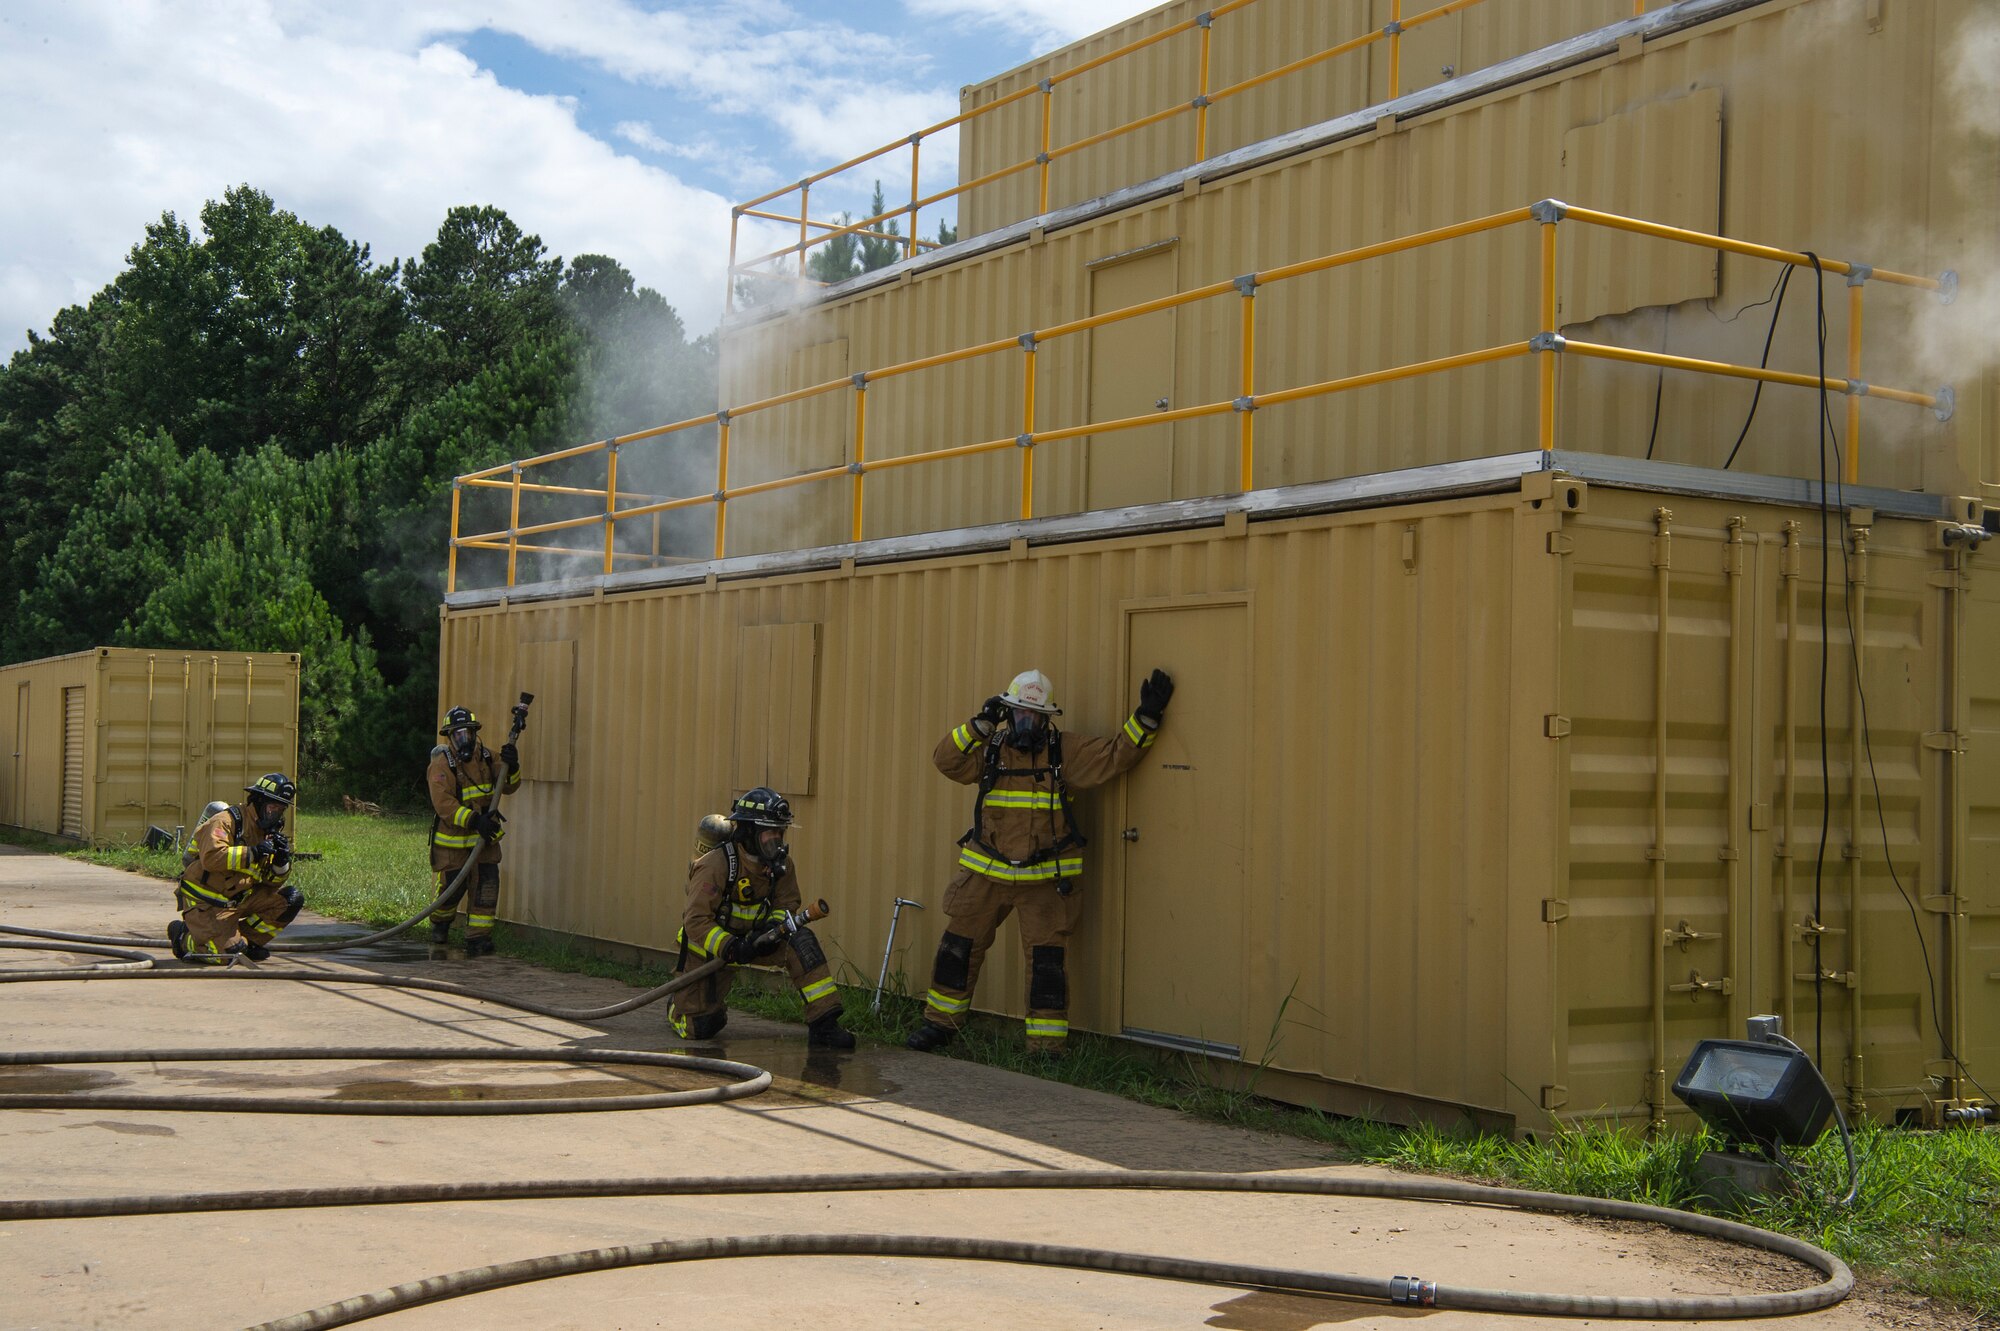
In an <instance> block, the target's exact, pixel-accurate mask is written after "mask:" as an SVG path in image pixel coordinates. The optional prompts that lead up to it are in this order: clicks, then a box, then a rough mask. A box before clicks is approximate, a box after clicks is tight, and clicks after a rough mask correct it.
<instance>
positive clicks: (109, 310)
mask: <svg viewBox="0 0 2000 1331" xmlns="http://www.w3.org/2000/svg"><path fill="white" fill-rule="evenodd" d="M715 394H716V387H715V342H714V338H713V336H712V335H711V336H704V337H699V338H694V339H690V338H689V337H688V336H687V333H686V330H685V328H683V326H682V324H681V319H680V316H679V315H678V314H677V313H676V312H675V311H674V309H673V307H672V306H671V305H669V304H667V302H666V301H665V300H664V299H662V298H661V296H660V295H659V293H658V292H656V291H653V290H651V289H649V288H645V287H637V286H635V285H634V282H633V278H632V275H631V274H630V273H629V272H628V271H626V269H625V268H624V267H622V266H621V265H620V264H619V263H618V262H617V261H616V260H615V259H612V258H609V257H607V256H604V255H595V254H589V255H579V256H577V257H575V258H573V259H571V260H570V261H569V262H568V263H567V265H565V264H564V262H563V261H562V259H560V258H559V257H555V256H551V255H549V254H548V252H547V250H546V247H545V246H544V245H543V244H542V242H541V240H540V239H539V238H538V237H536V236H533V235H528V234H525V233H523V232H522V231H521V229H520V228H519V227H518V226H516V225H515V223H514V222H513V221H512V220H511V219H510V218H509V217H508V216H507V215H506V213H504V212H502V211H501V210H499V209H497V208H492V207H459V208H453V209H451V210H450V212H449V213H447V214H446V216H445V218H444V221H443V223H442V224H441V225H440V226H439V227H438V231H437V236H436V239H435V240H433V241H432V242H431V243H430V244H428V245H426V246H425V247H424V250H423V252H422V254H421V255H419V256H417V257H416V258H412V259H403V260H391V261H389V262H387V263H377V262H376V261H374V259H373V258H372V257H371V256H370V252H369V247H368V246H367V245H366V244H363V243H359V242H356V241H353V240H350V239H348V238H347V237H346V236H343V235H342V234H341V233H340V232H339V231H338V230H336V229H335V228H333V227H331V226H317V227H316V226H313V225H312V224H311V223H309V222H306V221H303V220H302V219H300V218H298V217H296V216H294V215H293V214H291V213H289V212H286V211H284V210H283V209H280V208H278V207H276V206H275V205H274V204H273V202H272V200H271V198H270V197H269V196H268V195H266V194H264V193H262V192H260V191H258V190H255V189H252V188H250V187H248V186H242V187H239V188H237V189H234V190H231V191H229V192H228V193H227V194H226V195H224V197H223V198H222V199H220V200H218V201H211V202H210V203H208V204H207V205H206V206H204V207H203V208H202V210H201V218H200V225H199V227H198V228H190V227H189V226H188V224H187V223H186V222H184V221H182V220H181V219H179V218H177V217H175V216H174V215H173V214H172V213H168V214H166V215H164V216H162V217H161V218H160V220H159V221H158V222H156V223H154V224H153V225H151V226H148V227H147V228H146V231H145V236H144V238H143V239H142V240H140V241H139V242H138V243H137V244H135V245H134V246H133V247H132V249H131V251H130V253H129V254H128V256H127V262H126V266H125V269H124V271H123V272H121V273H120V274H119V275H118V276H117V278H115V279H114V280H113V281H112V282H111V283H110V284H108V285H107V286H105V287H104V289H103V290H101V291H99V292H98V293H97V294H96V295H94V296H92V297H91V298H90V300H89V301H88V302H86V303H84V304H81V305H73V306H70V307H69V308H67V309H64V310H62V311H61V312H60V313H58V314H57V315H56V316H55V318H54V319H53V321H52V322H51V323H50V325H49V328H48V331H47V332H46V334H43V333H34V332H31V333H30V334H29V336H28V345H27V346H26V347H25V348H24V349H22V350H20V351H17V352H15V353H14V355H13V356H12V357H11V358H10V359H9V362H8V364H7V365H6V367H5V368H4V369H0V661H7V662H14V661H23V660H32V659H35V658H37V657H42V656H49V655H54V654H57V653H62V652H69V651H76V650H80V649H82V648H86V647H92V646H97V645H100V644H109V645H114V646H132V647H143V648H154V649H161V650H177V649H183V648H220V649H224V650H231V651H296V652H299V653H301V656H302V667H301V668H302V671H303V674H304V678H303V680H302V682H301V688H300V717H299V722H300V763H301V769H302V774H303V777H304V779H305V780H306V781H307V782H308V783H309V788H308V793H309V794H310V793H313V792H314V791H315V790H316V791H317V793H319V794H321V795H324V796H327V797H331V795H333V794H334V793H336V792H337V793H343V794H353V795H357V796H361V797H363V798H369V799H376V800H384V801H388V802H392V803H396V804H410V803H414V802H415V801H416V800H417V799H418V798H419V797H420V790H419V788H420V786H421V773H422V763H423V759H424V756H425V754H426V753H427V752H428V750H429V747H430V745H431V744H432V743H433V742H434V741H433V740H432V739H431V738H430V736H431V735H432V733H433V732H434V731H435V729H436V724H437V723H436V716H435V709H436V705H437V658H438V620H437V605H438V602H439V600H440V599H441V597H442V593H443V574H444V562H445V542H446V536H447V531H448V514H449V508H450V486H451V478H452V477H453V476H454V475H457V474H459V473H461V472H465V471H470V470H473V469H475V468H478V467H483V466H490V465H493V464H495V463H498V462H502V461H505V460H507V459H509V458H512V457H518V456H522V455H525V454H528V453H533V452H538V451H545V450H548V449H553V448H558V447H563V446H566V445H568V444H573V443H577V442H581V441H583V440H587V439H595V438H604V437H606V436H608V435H611V434H618V433H625V432H629V431H632V430H636V429H641V428H644V427H646V426H649V425H656V424H661V423H664V422H667V421H673V420H681V419H686V418H688V417H691V416H697V415H701V414H704V413H706V412H710V411H713V410H714V409H715V404H716V397H715Z"/></svg>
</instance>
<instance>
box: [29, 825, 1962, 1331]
mask: <svg viewBox="0 0 2000 1331" xmlns="http://www.w3.org/2000/svg"><path fill="white" fill-rule="evenodd" d="M429 823H430V820H429V818H428V817H422V816H408V815H389V816H385V817H381V818H370V817H365V816H361V815H354V814H343V813H323V812H314V811H312V810H310V809H307V810H301V811H300V812H299V814H298V839H299V848H300V849H301V850H318V851H323V852H325V855H326V858H325V859H323V860H320V861H316V862H307V863H303V864H301V865H300V866H299V869H298V870H297V871H296V876H295V878H294V881H295V882H297V883H298V884H299V885H300V886H301V887H303V888H304V889H305V891H306V899H307V905H308V906H309V907H310V908H311V909H313V910H315V911H318V912H320V913H321V914H324V915H329V916H333V917H334V918H337V919H344V920H357V921H362V922H365V923H368V924H372V925H384V924H393V923H395V922H396V921H398V920H402V919H405V918H407V917H409V916H410V915H413V914H415V913H416V912H417V911H418V910H419V909H420V908H421V907H422V906H423V905H424V904H425V903H426V902H427V901H429V900H430V895H431V876H430V869H429V861H428V859H427V858H426V854H425V849H424V838H425V833H426V831H427V829H428V827H429ZM0 838H4V839H6V840H9V841H12V842H14V843H15V844H19V845H27V846H30V847H32V848H34V849H38V850H49V851H52V852H54V853H58V854H65V855H68V856H70V857H72V858H75V859H83V860H89V861H91V862H93V863H97V864H106V865H110V866H112V867H115V868H120V869H131V870H135V871H137V872H140V873H148V874H153V875H155V876H157V877H162V878H172V877H174V876H175V875H176V874H178V872H179V869H180V859H179V856H178V855H176V854H173V853H171V852H164V853H163V852H149V851H144V850H136V849H115V850H79V849H76V848H75V847H74V846H73V844H72V843H69V842H62V841H58V840H56V839H54V838H51V837H44V836H39V835H37V834H35V833H22V832H16V831H10V830H0ZM498 941H499V947H500V951H502V952H503V953H506V954H508V955H510V956H515V957H519V958H521V959H523V960H525V961H529V962H531V963H533V964H535V965H539V966H543V967H546V968H548V969H550V970H555V971H563V972H569V973H573V974H584V975H594V976H600V977H605V978H610V979H616V980H620V981H623V982H624V983H626V984H629V985H634V986H642V987H647V988H650V987H652V986H654V985H658V984H661V983H664V982H665V981H666V980H667V979H668V978H669V976H670V974H671V972H670V971H669V970H668V969H667V968H666V967H664V966H631V965H623V964H620V963H617V962H613V961H607V960H605V959H603V958H601V957H598V956H596V955H594V954H593V953H592V952H591V951H590V950H589V949H588V947H587V946H585V945H581V944H577V943H572V942H569V941H566V940H563V939H560V938H556V939H551V938H548V937H544V936H525V935H522V934H521V933H519V932H518V931H515V932H512V933H510V931H508V930H506V929H505V928H503V929H502V930H501V931H500V934H499V938H498ZM843 971H844V973H843V974H842V975H841V976H840V977H839V978H841V979H842V980H845V981H849V983H845V984H843V985H842V997H843V999H844V1001H845V1003H846V1007H847V1011H846V1015H845V1017H844V1018H843V1019H842V1020H843V1024H844V1025H846V1026H847V1027H848V1028H849V1029H850V1030H852V1031H853V1032H854V1033H855V1034H856V1035H857V1036H859V1037H861V1038H862V1039H864V1040H871V1041H875V1042H877V1043H882V1044H892V1045H899V1044H901V1043H902V1042H903V1040H904V1039H905V1038H906V1037H907V1036H908V1035H909V1034H910V1032H911V1031H913V1030H915V1029H916V1026H917V1023H918V1021H919V1020H920V1019H921V1013H922V1004H921V1002H920V1000H918V999H917V998H915V997H913V996H911V995H910V994H909V993H908V992H907V989H908V986H907V985H906V983H905V980H904V977H902V976H900V975H898V976H894V977H892V979H891V984H890V990H891V992H889V993H887V994H885V995H884V997H883V1000H882V1007H881V1012H880V1013H879V1014H878V1013H876V1012H874V1011H872V1010H871V1007H870V1000H871V999H872V997H873V992H872V987H871V985H870V981H871V980H872V977H870V976H862V975H859V974H857V973H855V972H854V968H853V967H852V966H847V967H843ZM752 974H753V975H755V977H756V980H757V981H759V982H752V977H751V976H746V977H745V978H744V980H743V981H741V982H739V983H738V984H737V986H736V988H735V991H734V992H733V993H732V995H731V997H730V1005H731V1006H732V1007H736V1008H739V1009H742V1010H744V1011H748V1012H754V1013H756V1014H758V1015H760V1016H766V1017H773V1018H776V1019H778V1020H781V1021H793V1022H796V1021H799V1020H800V1019H801V1015H802V1011H801V1010H802V1005H801V1003H800V1000H799V996H798V993H797V992H796V991H795V990H793V989H791V988H790V987H789V986H787V985H784V984H783V983H782V982H780V983H777V984H775V985H774V984H772V983H770V982H769V979H768V977H767V976H764V975H761V974H758V973H752ZM944 1056H946V1057H951V1058H959V1059H965V1060H968V1061H971V1062H975V1063H981V1064H985V1065H987V1066H991V1067H1002V1068H1008V1069H1011V1070H1014V1071H1017V1072H1025V1073H1029V1074H1032V1075H1035V1076H1040V1077H1046V1078H1050V1079H1053V1080H1057V1081H1063V1082H1067V1083H1070V1084H1071V1085H1075V1086H1081V1087H1085V1088H1087V1089H1090V1090H1097V1091H1104V1092H1108V1093H1110V1094H1113V1095H1120V1096H1124V1097H1126V1098H1127V1099H1131V1100H1135V1101H1138V1102H1140V1103H1143V1104H1149V1105H1156V1106H1159V1107H1162V1108H1165V1109H1172V1110H1177V1111H1180V1112H1182V1113H1187V1114H1193V1115H1195V1116H1197V1117H1199V1118H1202V1119H1205V1120H1208V1121H1211V1122H1217V1123H1229V1124H1235V1125H1237V1126H1240V1127H1245V1128H1252V1129H1256V1130H1259V1131H1265V1132H1276V1133H1282V1134H1284V1135H1286V1136H1289V1137H1293V1138H1296V1139H1299V1140H1302V1141H1305V1142H1308V1143H1312V1144H1315V1145H1318V1146H1321V1147H1324V1148H1325V1149H1326V1151H1327V1154H1328V1156H1329V1158H1335V1159H1343V1160H1356V1161H1366V1162H1370V1163H1375V1164H1382V1165H1388V1166H1392V1167H1395V1168H1399V1169H1407V1170H1411V1171H1413V1172H1418V1173H1430V1174H1449V1175H1453V1176H1456V1177H1460V1178H1468V1179H1475V1180H1479V1181H1482V1182H1490V1183H1499V1184H1504V1185H1508V1186H1514V1187H1524V1188H1533V1189H1537V1190H1540V1191H1546V1192H1559V1193H1569V1194H1575V1195H1581V1196H1592V1197H1616V1198H1622V1199H1626V1200H1633V1201H1644V1202H1651V1203H1654V1204H1656V1205H1660V1206H1674V1207H1682V1208H1687V1209H1702V1203H1701V1202H1700V1201H1699V1199H1698V1197H1697V1183H1696V1179H1695V1176H1694V1164H1695V1161H1696V1160H1697V1159H1698V1158H1699V1157H1700V1155H1701V1153H1702V1151H1704V1150H1707V1149H1711V1148H1712V1147H1714V1146H1715V1144H1716V1143H1715V1142H1714V1141H1713V1139H1711V1138H1710V1137H1709V1136H1708V1134H1707V1133H1706V1132H1705V1131H1696V1132H1684V1133H1673V1134H1668V1135H1664V1136H1662V1137H1659V1138H1657V1139H1651V1140H1649V1139H1646V1138H1643V1137H1638V1136H1633V1135H1630V1134H1624V1133H1617V1132H1611V1131H1608V1130H1603V1129H1575V1130H1565V1131H1559V1132H1556V1133H1553V1134H1549V1135H1546V1136H1544V1137H1542V1138H1540V1139H1538V1140H1528V1141H1513V1140H1509V1139H1507V1138H1503V1137H1495V1136H1491V1135H1481V1134H1475V1133H1470V1132H1466V1133H1455V1132H1444V1131H1440V1130H1439V1129H1436V1128H1429V1127H1425V1128H1397V1127H1392V1126H1389V1125H1386V1124H1381V1123H1375V1122H1371V1121H1368V1120H1366V1119H1344V1118H1337V1117H1334V1116H1332V1115H1329V1114H1324V1113H1320V1112H1318V1111H1316V1110H1311V1109H1300V1108H1297V1107H1295V1106H1291V1105H1285V1104H1280V1103H1278V1102H1276V1101H1272V1100H1268V1099H1265V1098H1264V1097H1262V1096H1259V1095H1256V1094H1254V1093H1252V1092H1248V1091H1242V1090H1236V1089H1231V1088H1228V1087H1223V1086H1218V1085H1216V1084H1214V1083H1213V1082H1212V1081H1211V1080H1210V1079H1209V1077H1208V1076H1207V1074H1206V1067H1205V1065H1204V1064H1202V1063H1201V1062H1200V1061H1198V1060H1195V1059H1191V1058H1188V1057H1186V1056H1181V1055H1174V1054H1168V1053H1164V1052H1161V1051H1156V1050H1149V1049H1143V1048H1140V1047H1137V1046H1134V1045H1131V1044H1129V1043H1126V1042H1124V1041H1119V1040H1112V1039H1107V1038H1104V1037H1102V1036H1096V1035H1091V1034H1089V1033H1087V1032H1077V1033H1073V1034H1072V1035H1071V1037H1070V1048H1069V1052H1068V1054H1067V1055H1066V1056H1065V1057H1063V1058H1062V1059H1060V1060H1049V1059H1046V1058H1043V1057H1040V1056H1038V1055H1033V1054H1030V1053H1028V1052H1027V1050H1026V1048H1025V1046H1024V1043H1023V1039H1022V1034H1021V1026H1020V1023H1019V1022H1009V1021H1001V1020H997V1019H985V1018H980V1019H975V1020H974V1021H973V1022H972V1023H971V1024H970V1025H969V1026H968V1028H967V1029H966V1030H965V1031H964V1032H962V1033H961V1034H960V1036H959V1038H958V1039H957V1040H955V1041H953V1042H952V1043H951V1044H950V1045H949V1046H947V1047H946V1049H945V1051H944ZM1252 1084H1253V1086H1254V1079H1253V1083H1252ZM1855 1145H1856V1152H1857V1155H1858V1156H1859V1158H1861V1159H1862V1160H1863V1162H1864V1164H1863V1187H1862V1190H1861V1194H1860V1196H1859V1197H1858V1198H1857V1200H1856V1202H1855V1204H1854V1205H1853V1206H1852V1207H1849V1208H1841V1207H1837V1206H1834V1205H1833V1204H1832V1203H1831V1201H1830V1200H1829V1199H1831V1198H1836V1197H1839V1196H1840V1195H1842V1194H1843V1193H1844V1192H1845V1191H1846V1188H1847V1172H1846V1171H1847V1165H1846V1157H1845V1154H1844V1153H1843V1151H1842V1149H1841V1145H1840V1141H1839V1138H1838V1136H1837V1135H1835V1134H1831V1133H1830V1134H1828V1135H1827V1136H1825V1137H1823V1138H1822V1139H1821V1140H1820V1142H1819V1143H1818V1145H1816V1146H1814V1147H1813V1148H1812V1149H1811V1150H1808V1151H1805V1152H1803V1153H1801V1154H1800V1155H1799V1156H1798V1157H1797V1165H1798V1167H1799V1169H1800V1171H1801V1174H1802V1182H1801V1186H1800V1187H1799V1189H1798V1190H1797V1191H1796V1192H1795V1193H1793V1194H1792V1195H1789V1196H1786V1197H1783V1198H1780V1199H1777V1200H1773V1201H1768V1202H1764V1203H1760V1204H1757V1205H1754V1206H1753V1207H1751V1208H1750V1209H1749V1210H1747V1211H1746V1212H1744V1213H1742V1215H1741V1217H1740V1218H1743V1219H1747V1220H1749V1221H1750V1222H1752V1223H1754V1224H1758V1225H1761V1226H1764V1227H1766V1228H1769V1229H1773V1230H1777V1231H1779V1232H1782V1233H1786V1234H1792V1235H1795V1236H1797V1237H1800V1238H1804V1239H1807V1240H1809V1241H1811V1242H1813V1243H1817V1244H1819V1245H1820V1246H1822V1247H1824V1248H1826V1249H1827V1250H1828V1251H1830V1252H1833V1253H1835V1254H1836V1255H1838V1256H1839V1257H1841V1258H1842V1259H1843V1260H1845V1261H1846V1262H1848V1263H1849V1264H1850V1265H1852V1266H1853V1267H1854V1268H1855V1269H1856V1271H1857V1272H1860V1273H1862V1274H1863V1275H1864V1276H1867V1277H1869V1278H1872V1279H1874V1280H1878V1281H1883V1282H1887V1283H1889V1284H1892V1285H1894V1286H1897V1287H1900V1288H1902V1289H1904V1290H1908V1291H1910V1292H1913V1293H1916V1294H1919V1295H1923V1296H1926V1297H1929V1298H1934V1299H1939V1300H1943V1301H1946V1302H1948V1303H1950V1304H1953V1305H1956V1306H1958V1307H1960V1308H1963V1309H1965V1310H1966V1311H1969V1312H1972V1313H1975V1314H1977V1315H1980V1316H1983V1317H1987V1318H2000V1130H1996V1129H1987V1130H1984V1131H1966V1130H1958V1131H1950V1132H1920V1131H1911V1130H1904V1129H1896V1128H1883V1127H1878V1126H1875V1125H1872V1124H1871V1125H1866V1126H1864V1127H1863V1128H1862V1129H1861V1130H1860V1131H1859V1133H1858V1134H1857V1136H1856V1143H1855Z"/></svg>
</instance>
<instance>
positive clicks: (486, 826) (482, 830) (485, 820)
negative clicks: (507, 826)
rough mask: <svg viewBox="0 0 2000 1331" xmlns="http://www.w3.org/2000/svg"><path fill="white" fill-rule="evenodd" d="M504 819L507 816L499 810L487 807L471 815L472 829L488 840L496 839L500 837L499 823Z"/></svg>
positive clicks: (504, 820)
mask: <svg viewBox="0 0 2000 1331" xmlns="http://www.w3.org/2000/svg"><path fill="white" fill-rule="evenodd" d="M506 821H507V816H506V815H505V814H503V813H501V812H500V810H498V809H487V810H485V811H483V812H480V813H476V814H474V815H473V816H472V830H473V831H474V832H477V833H478V834H479V835H480V836H483V837H485V838H486V839H487V840H488V841H497V840H499V838H500V824H502V823H504V822H506Z"/></svg>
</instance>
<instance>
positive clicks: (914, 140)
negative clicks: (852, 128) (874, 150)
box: [855, 132, 924, 540]
mask: <svg viewBox="0 0 2000 1331" xmlns="http://www.w3.org/2000/svg"><path fill="white" fill-rule="evenodd" d="M923 150H924V136H923V134H922V133H921V132H919V133H916V134H912V135H910V234H909V235H908V236H907V237H905V238H904V241H903V257H904V258H905V259H908V258H910V257H912V256H913V255H915V254H916V252H917V197H918V196H917V159H918V155H919V154H921V153H922V152H923ZM856 493H857V494H859V491H858V490H857V491H856ZM855 502H856V503H859V502H860V500H859V499H856V501H855ZM855 539H856V540H860V539H861V538H860V537H858V536H857V537H855Z"/></svg>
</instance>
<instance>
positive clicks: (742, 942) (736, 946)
mask: <svg viewBox="0 0 2000 1331" xmlns="http://www.w3.org/2000/svg"><path fill="white" fill-rule="evenodd" d="M749 942H750V938H749V935H747V934H731V935H729V937H727V938H725V939H723V940H722V946H721V947H720V948H718V949H717V950H716V953H715V955H716V956H718V957H721V958H722V959H723V960H724V961H726V962H728V963H729V964H730V965H732V966H741V965H742V964H743V963H744V962H746V961H748V960H750V957H749V954H748V953H747V952H746V951H745V948H746V947H747V946H748V944H749Z"/></svg>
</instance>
